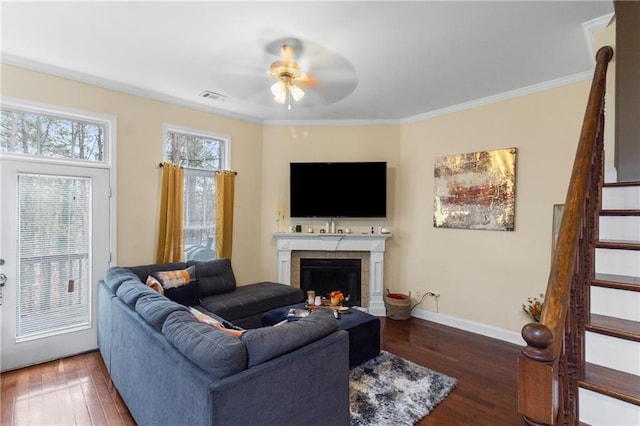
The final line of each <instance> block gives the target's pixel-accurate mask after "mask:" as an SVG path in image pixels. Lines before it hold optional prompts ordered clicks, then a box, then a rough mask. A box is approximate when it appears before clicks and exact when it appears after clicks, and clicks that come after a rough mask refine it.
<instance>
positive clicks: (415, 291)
mask: <svg viewBox="0 0 640 426" xmlns="http://www.w3.org/2000/svg"><path fill="white" fill-rule="evenodd" d="M413 296H414V297H415V298H416V299H418V300H420V298H421V297H422V291H421V290H420V289H419V288H416V289H415V290H414V291H413Z"/></svg>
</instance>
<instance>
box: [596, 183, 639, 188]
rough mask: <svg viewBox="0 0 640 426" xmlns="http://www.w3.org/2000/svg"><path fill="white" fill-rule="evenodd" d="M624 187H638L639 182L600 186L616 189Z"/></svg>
mask: <svg viewBox="0 0 640 426" xmlns="http://www.w3.org/2000/svg"><path fill="white" fill-rule="evenodd" d="M620 186H622V187H625V186H640V181H632V182H609V183H605V184H603V185H602V187H603V188H617V187H620Z"/></svg>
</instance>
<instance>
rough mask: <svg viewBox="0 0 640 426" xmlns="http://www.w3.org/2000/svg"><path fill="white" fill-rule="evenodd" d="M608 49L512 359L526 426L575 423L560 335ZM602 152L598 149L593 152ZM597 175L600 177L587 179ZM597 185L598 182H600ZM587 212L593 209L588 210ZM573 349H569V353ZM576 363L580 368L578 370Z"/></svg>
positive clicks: (570, 374) (601, 54)
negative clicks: (541, 284) (533, 312)
mask: <svg viewBox="0 0 640 426" xmlns="http://www.w3.org/2000/svg"><path fill="white" fill-rule="evenodd" d="M612 56H613V49H612V48H611V47H609V46H605V47H602V48H601V49H600V50H598V52H597V54H596V67H595V70H594V75H593V80H592V83H591V90H590V93H589V99H588V102H587V108H586V111H585V115H584V120H583V123H582V129H581V132H580V139H579V142H578V148H577V151H576V156H575V160H574V164H573V170H572V172H571V180H570V181H569V188H568V190H567V196H566V199H565V204H564V208H563V214H562V220H561V222H560V229H559V233H558V239H557V243H556V248H555V251H554V255H553V260H552V264H551V271H550V273H549V279H548V282H547V289H546V293H545V297H544V303H543V306H542V313H541V316H540V323H529V324H526V325H525V326H524V327H523V329H522V337H523V338H524V340H525V342H526V343H527V346H526V347H524V348H523V349H522V352H521V354H520V357H519V359H518V412H519V413H520V414H521V415H522V417H523V420H524V421H525V422H526V423H528V424H532V425H555V424H567V423H577V419H576V418H575V413H576V411H577V389H573V390H572V389H570V388H568V387H569V386H570V384H569V381H570V378H571V379H573V381H574V382H576V383H577V378H578V376H580V375H581V374H583V372H582V371H568V370H575V369H576V368H582V369H583V368H584V362H578V365H577V366H576V365H575V362H574V361H572V360H567V357H566V356H565V355H564V354H565V345H575V344H576V342H567V341H566V339H565V335H566V334H570V335H575V334H576V333H575V327H576V324H572V323H569V324H568V323H567V316H568V312H569V306H570V297H571V293H572V288H573V289H574V291H575V286H577V285H581V284H580V283H574V281H577V278H576V277H577V274H576V272H577V271H576V261H577V258H578V252H579V246H580V238H581V233H582V231H583V224H584V223H585V221H588V220H589V217H588V215H589V214H590V213H589V211H588V209H587V208H586V207H585V205H586V204H588V202H587V201H586V200H587V199H588V197H589V191H590V185H591V184H592V183H593V182H592V180H593V179H601V174H602V164H594V163H596V162H600V163H601V161H602V155H601V153H600V154H597V152H596V151H597V150H598V147H597V145H598V143H597V142H598V140H599V141H600V146H601V145H602V130H603V127H604V118H603V117H604V115H603V111H604V94H605V88H606V74H607V66H608V63H609V61H610V60H611V58H612ZM599 149H600V150H601V149H602V148H601V147H600V148H599ZM594 170H599V172H594ZM594 173H598V174H599V175H600V176H593V174H594ZM600 184H601V183H600ZM590 208H593V206H591V207H590ZM574 350H575V348H574ZM580 364H582V365H580Z"/></svg>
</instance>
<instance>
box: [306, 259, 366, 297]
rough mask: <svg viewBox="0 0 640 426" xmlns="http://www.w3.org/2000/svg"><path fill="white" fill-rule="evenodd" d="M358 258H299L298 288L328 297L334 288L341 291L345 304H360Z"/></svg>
mask: <svg viewBox="0 0 640 426" xmlns="http://www.w3.org/2000/svg"><path fill="white" fill-rule="evenodd" d="M360 268H361V261H360V259H313V258H302V259H300V288H301V289H302V290H304V292H305V293H306V292H307V291H309V290H314V291H315V292H316V295H318V296H322V297H328V296H329V293H331V292H332V291H334V290H340V291H342V294H344V296H345V300H344V302H343V304H344V305H345V306H361V305H360V303H361V300H360V282H361V281H360V279H361V277H360V273H361V270H360Z"/></svg>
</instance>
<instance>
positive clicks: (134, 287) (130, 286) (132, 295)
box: [116, 278, 158, 309]
mask: <svg viewBox="0 0 640 426" xmlns="http://www.w3.org/2000/svg"><path fill="white" fill-rule="evenodd" d="M145 294H158V293H156V292H155V291H153V290H152V289H151V287H147V286H146V285H144V284H142V283H141V282H140V280H138V279H137V278H136V279H135V280H133V279H131V280H129V281H125V282H123V283H122V285H120V287H118V291H116V295H117V296H118V297H119V298H120V300H122V301H123V302H124V303H126V304H127V306H129V307H130V308H131V309H134V308H135V306H136V302H137V301H138V299H139V298H140V297H141V296H144V295H145Z"/></svg>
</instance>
